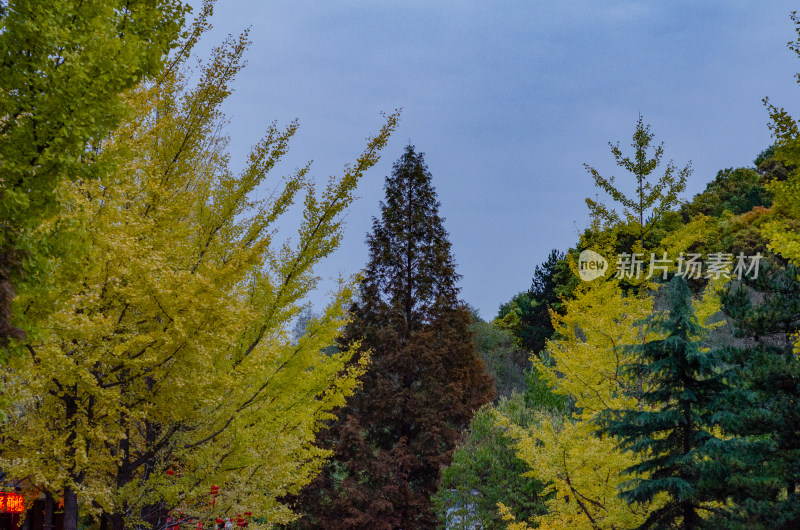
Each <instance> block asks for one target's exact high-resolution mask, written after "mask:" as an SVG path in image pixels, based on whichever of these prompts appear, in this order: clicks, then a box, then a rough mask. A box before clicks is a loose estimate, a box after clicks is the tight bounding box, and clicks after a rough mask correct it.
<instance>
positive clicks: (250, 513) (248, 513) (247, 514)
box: [244, 512, 253, 517]
mask: <svg viewBox="0 0 800 530" xmlns="http://www.w3.org/2000/svg"><path fill="white" fill-rule="evenodd" d="M244 514H245V515H246V516H247V517H250V516H251V515H253V512H244Z"/></svg>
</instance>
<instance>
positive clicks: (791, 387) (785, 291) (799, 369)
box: [714, 262, 800, 529]
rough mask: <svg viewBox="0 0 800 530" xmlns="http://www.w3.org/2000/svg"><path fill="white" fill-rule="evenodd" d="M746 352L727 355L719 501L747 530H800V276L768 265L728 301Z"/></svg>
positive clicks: (731, 351) (716, 460)
mask: <svg viewBox="0 0 800 530" xmlns="http://www.w3.org/2000/svg"><path fill="white" fill-rule="evenodd" d="M722 300H723V309H724V311H725V313H726V314H727V316H728V318H729V319H730V320H731V321H732V323H733V325H734V330H735V332H736V334H737V336H738V337H739V338H740V339H741V341H742V343H743V346H740V347H737V348H728V349H726V352H727V359H726V360H727V361H728V363H729V366H730V367H731V369H730V371H729V373H728V374H727V380H728V381H729V385H730V388H728V389H727V391H726V392H725V393H723V394H722V396H721V399H720V400H719V404H718V409H717V416H718V418H719V420H720V424H721V426H722V427H723V428H724V429H725V432H726V434H728V435H729V436H728V437H726V439H725V440H724V442H722V443H721V444H720V450H719V451H717V455H716V457H715V458H714V463H715V469H714V473H715V476H716V477H717V478H718V479H719V480H716V481H715V483H716V484H717V486H718V491H719V497H720V500H723V501H726V500H727V501H732V502H731V503H730V505H731V506H733V507H734V508H735V510H734V512H735V513H733V517H731V518H730V522H731V524H734V523H736V524H740V525H741V526H740V527H741V528H748V529H751V528H770V529H772V528H777V529H783V528H785V529H790V528H798V527H800V407H799V406H798V398H800V358H798V355H797V354H798V350H797V332H798V331H799V330H800V269H798V268H797V267H795V266H793V265H788V266H786V267H778V266H776V265H775V264H772V263H771V262H764V263H762V265H761V270H760V271H759V274H758V276H757V277H756V278H753V277H749V278H746V279H745V280H744V281H743V282H742V284H740V285H738V287H737V288H735V289H733V290H732V291H731V292H730V293H726V294H725V295H723V297H722Z"/></svg>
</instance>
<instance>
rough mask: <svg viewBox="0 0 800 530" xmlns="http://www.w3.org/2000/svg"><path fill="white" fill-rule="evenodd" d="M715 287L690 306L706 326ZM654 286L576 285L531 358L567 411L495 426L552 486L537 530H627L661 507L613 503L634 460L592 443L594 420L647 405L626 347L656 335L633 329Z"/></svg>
mask: <svg viewBox="0 0 800 530" xmlns="http://www.w3.org/2000/svg"><path fill="white" fill-rule="evenodd" d="M692 228H694V231H695V232H696V231H697V230H698V228H697V227H692ZM686 232H687V233H686V234H683V233H681V234H676V235H675V237H674V238H672V239H670V241H669V243H670V248H671V249H672V248H674V249H680V250H684V249H685V246H686V245H687V244H689V243H690V242H691V241H692V239H691V237H689V236H690V235H691V233H690V231H689V230H688V229H687V230H686ZM720 283H721V281H716V282H714V281H712V282H709V285H708V286H707V287H706V289H705V290H704V292H703V295H702V296H701V297H700V298H699V299H698V300H695V301H694V304H693V307H694V311H695V313H696V314H697V316H698V319H699V320H700V321H701V322H702V323H703V324H704V325H709V321H711V320H713V317H714V315H715V314H717V313H718V311H719V307H720V301H719V298H718V296H717V295H716V291H717V290H718V288H719V286H720ZM653 287H654V285H653V284H650V283H648V282H646V283H645V284H643V285H642V288H641V289H630V290H629V291H628V292H627V293H625V292H624V291H623V289H621V287H620V282H619V280H616V279H610V280H606V281H602V280H600V281H596V282H593V283H582V284H581V285H580V286H579V287H578V288H577V289H576V291H575V293H574V294H575V298H574V299H572V300H568V301H565V303H564V314H563V315H561V314H557V313H552V314H551V316H552V319H553V326H554V328H555V331H556V334H555V335H554V338H553V339H551V340H549V341H548V344H547V347H546V348H545V355H543V356H541V357H534V358H533V359H532V361H533V363H534V367H535V368H536V370H537V373H538V374H539V375H540V377H541V378H543V379H544V380H545V381H547V382H548V383H549V385H550V386H551V387H552V389H553V391H555V392H556V393H560V394H562V395H565V396H568V397H569V398H570V400H571V402H572V403H573V405H574V407H573V412H572V414H571V415H568V416H566V417H565V416H564V415H563V414H560V413H556V412H554V411H549V410H542V411H540V412H539V413H538V418H537V421H536V422H534V426H533V427H532V428H530V429H522V428H520V427H518V426H515V425H513V423H512V422H510V421H507V420H501V423H502V425H504V426H505V427H506V428H507V429H508V432H509V433H510V434H511V435H512V436H513V437H514V438H516V440H517V442H516V446H517V451H518V455H519V457H520V458H521V459H522V460H524V461H526V462H527V463H528V465H529V467H530V470H531V471H530V472H529V473H530V474H531V475H532V476H535V477H537V478H538V479H540V480H542V481H544V482H549V483H550V488H549V490H546V491H549V492H552V493H553V495H552V497H551V498H550V499H549V500H548V501H547V502H546V504H547V509H548V513H547V514H546V515H544V516H541V517H537V518H536V523H537V524H538V528H552V529H559V528H587V529H588V528H592V529H598V528H608V529H611V528H633V527H636V526H638V525H640V524H642V523H643V522H644V521H645V520H646V519H647V517H648V515H649V513H650V511H651V510H654V509H657V508H658V507H659V506H660V503H661V502H663V500H664V497H663V496H656V497H655V498H654V501H653V502H652V503H651V504H648V505H635V504H634V505H631V504H628V503H627V502H626V501H625V500H624V499H622V498H620V497H619V496H618V493H619V491H620V486H621V485H622V484H623V483H624V482H625V481H627V480H631V479H633V478H635V475H634V474H633V472H632V471H630V468H631V466H635V465H636V464H638V463H639V462H640V458H641V455H636V454H631V453H627V452H625V451H624V450H623V449H621V448H620V447H619V441H618V440H617V439H615V438H614V437H610V436H598V435H597V430H598V429H597V424H596V421H595V420H596V418H597V416H598V415H599V414H602V413H605V412H607V411H610V410H639V411H647V410H650V408H651V407H650V406H649V405H648V404H647V403H645V402H644V401H642V399H641V397H642V394H643V392H644V391H646V390H647V382H646V381H643V380H642V379H641V378H640V377H636V376H635V374H631V373H629V372H626V371H625V370H624V366H625V365H626V364H628V363H629V362H631V361H632V356H631V353H630V350H629V348H627V346H629V345H636V344H642V343H644V342H646V341H649V340H653V339H655V338H658V335H657V333H655V332H654V331H653V330H648V329H643V328H642V327H641V326H640V325H638V324H637V322H638V321H640V320H641V319H643V318H645V317H646V316H648V315H649V314H651V313H652V312H653V310H654V302H655V299H654V297H653V296H652V295H653V292H652V290H651V289H652V288H653ZM713 326H714V325H713V324H712V325H711V327H713ZM501 514H502V515H503V516H504V517H506V519H507V520H509V521H510V522H511V524H510V526H509V528H517V529H521V528H526V526H525V523H524V522H522V521H520V522H514V521H513V516H512V515H511V514H510V512H509V511H508V510H505V509H504V508H503V507H502V506H501Z"/></svg>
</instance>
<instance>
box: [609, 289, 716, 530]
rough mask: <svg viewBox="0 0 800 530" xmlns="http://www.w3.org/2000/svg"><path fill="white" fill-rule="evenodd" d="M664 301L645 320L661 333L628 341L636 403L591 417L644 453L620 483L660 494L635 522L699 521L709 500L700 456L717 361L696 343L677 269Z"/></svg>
mask: <svg viewBox="0 0 800 530" xmlns="http://www.w3.org/2000/svg"><path fill="white" fill-rule="evenodd" d="M666 294H667V297H668V303H669V306H668V309H667V311H665V312H660V313H655V314H653V315H651V316H650V317H648V318H647V319H645V321H644V322H643V324H644V325H645V326H647V327H648V328H649V329H650V330H652V331H655V332H657V333H659V334H662V335H663V338H662V339H657V340H652V341H649V342H645V343H644V344H640V345H634V346H629V347H628V348H629V350H630V352H631V353H632V354H633V355H634V359H635V361H633V362H632V363H630V364H628V365H625V367H624V369H625V371H626V372H627V373H628V374H629V375H630V376H632V377H640V376H641V377H642V381H643V386H644V391H643V392H642V394H641V402H642V403H643V405H644V406H643V409H642V410H622V411H609V412H606V413H603V414H601V415H600V416H599V417H598V419H597V421H598V424H599V426H600V433H602V434H606V435H611V436H615V437H617V438H618V439H619V441H620V447H622V448H624V449H626V450H628V451H632V452H634V453H638V454H640V455H642V457H643V460H642V461H641V463H639V464H637V465H634V466H632V467H630V468H629V469H628V470H627V471H630V472H634V473H636V474H637V475H639V478H636V479H634V480H632V481H630V482H628V483H626V484H625V485H624V486H623V487H624V489H623V490H622V491H621V492H620V496H621V497H622V498H623V499H625V500H626V501H628V502H629V503H637V504H649V503H651V502H652V501H653V500H655V499H656V497H657V496H661V495H662V494H666V498H667V500H666V502H665V503H663V504H662V505H661V506H660V507H659V508H657V509H655V510H653V511H652V512H651V513H650V515H649V517H648V518H647V519H646V520H645V522H644V523H643V524H642V525H641V526H640V527H639V528H683V529H692V528H702V527H704V525H705V522H704V516H705V515H707V514H708V513H709V512H710V511H712V510H713V508H712V507H711V506H710V504H709V502H708V501H709V500H710V499H709V498H708V495H707V488H705V486H704V475H703V468H704V465H705V464H704V461H705V458H706V456H707V452H708V449H709V447H710V445H711V444H710V443H709V442H712V441H714V436H713V435H712V433H711V429H712V426H713V424H712V412H711V411H710V410H709V404H710V402H711V400H712V399H713V397H714V395H715V394H716V393H718V392H719V391H720V390H721V388H722V381H721V377H720V375H719V374H720V372H721V369H720V366H721V363H720V361H719V360H718V358H717V357H716V356H715V354H713V353H708V352H706V351H704V350H703V348H702V342H701V341H702V337H703V334H704V329H703V328H702V327H701V326H700V324H699V323H698V322H697V318H696V317H695V314H694V310H693V307H692V298H691V291H690V289H689V286H688V284H687V282H686V280H685V278H683V277H682V276H675V277H674V278H673V279H672V280H671V282H670V284H669V285H668V286H667V287H666Z"/></svg>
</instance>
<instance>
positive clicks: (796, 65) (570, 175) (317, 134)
mask: <svg viewBox="0 0 800 530" xmlns="http://www.w3.org/2000/svg"><path fill="white" fill-rule="evenodd" d="M193 3H194V4H197V2H196V1H195V2H193ZM796 7H797V6H796V5H795V6H792V4H791V3H790V2H786V1H782V0H776V1H770V2H763V1H730V0H728V1H713V0H703V1H700V0H694V1H654V0H642V1H613V0H612V1H605V2H597V1H591V0H587V1H571V0H560V1H557V2H552V1H549V2H544V1H516V2H512V1H505V0H494V1H491V2H488V1H487V2H477V1H470V0H459V1H436V2H431V1H417V0H405V1H403V2H400V1H375V0H363V1H350V0H340V1H335V2H332V1H317V2H312V1H304V0H292V1H288V0H286V1H263V0H218V4H217V9H216V12H215V15H214V18H213V19H212V23H213V25H214V29H213V30H212V31H211V32H210V33H209V34H208V35H207V36H206V37H205V39H204V41H203V43H202V45H201V46H200V47H199V48H198V52H199V54H200V56H203V54H204V53H207V50H209V49H210V47H211V46H213V45H215V44H217V43H218V42H219V41H220V40H221V39H223V38H224V37H225V36H226V35H227V34H238V33H239V32H240V31H242V30H243V29H245V28H248V27H249V28H250V39H251V41H252V44H251V46H250V49H249V50H248V52H247V55H246V59H247V61H248V65H247V67H246V69H245V70H244V71H243V72H242V73H241V74H240V75H239V77H238V78H237V80H236V82H235V84H234V85H233V88H234V93H233V94H232V95H231V96H230V98H229V99H228V101H227V102H226V104H225V106H224V110H225V113H226V116H227V118H228V120H229V121H228V124H227V126H226V129H225V132H226V133H227V134H228V135H229V136H230V138H231V142H230V152H231V156H232V166H233V167H234V168H240V167H242V165H243V163H244V161H245V159H246V156H247V153H248V151H249V149H250V147H251V146H252V145H253V144H255V143H256V142H257V141H258V140H259V138H260V137H261V136H262V135H263V133H264V131H265V130H266V128H267V126H268V125H269V124H270V123H271V122H273V121H277V122H278V123H279V124H288V123H289V122H290V121H292V120H294V119H298V120H299V122H300V130H299V132H298V133H297V135H296V136H295V138H294V139H293V141H292V144H291V145H292V146H291V150H290V152H289V154H288V155H287V156H286V158H285V160H284V162H283V163H282V164H281V165H280V166H279V167H278V168H277V169H276V174H280V172H281V171H283V174H286V173H289V172H291V171H292V170H293V169H294V168H297V167H301V166H303V165H305V163H306V162H308V161H309V160H313V165H312V171H311V173H312V174H313V175H314V176H315V178H316V179H317V180H318V181H319V182H320V184H324V182H325V181H326V180H327V178H328V176H330V175H341V174H342V168H343V166H344V165H345V164H347V163H351V162H353V161H354V160H355V158H356V157H357V156H358V154H359V153H360V152H361V151H362V149H363V147H364V146H365V144H366V142H365V138H366V137H367V136H370V135H373V134H375V133H376V132H377V131H378V129H379V128H380V126H381V124H382V117H381V113H382V112H383V113H389V112H391V111H393V110H394V109H396V108H400V109H402V113H401V119H400V125H399V127H398V129H397V131H396V132H395V133H394V134H393V136H392V137H391V139H390V141H389V144H388V146H387V148H386V149H385V150H384V152H383V155H382V159H381V161H380V162H379V164H378V165H376V166H375V167H373V168H372V169H371V170H370V171H369V172H368V173H367V174H366V176H365V177H364V179H363V181H362V182H361V184H360V185H359V190H358V195H359V196H360V198H359V199H358V201H356V203H355V205H354V206H353V207H352V208H351V210H350V212H349V214H348V216H347V220H346V228H345V235H344V238H343V240H342V244H341V247H340V249H339V250H338V251H337V252H336V253H335V254H334V255H333V256H331V257H330V258H329V259H328V260H326V262H325V263H324V264H323V265H322V266H321V267H320V268H319V269H318V273H319V274H320V275H321V276H322V278H323V282H322V283H321V286H320V292H319V293H316V294H315V295H314V296H312V297H311V299H310V301H311V303H312V304H314V305H315V307H318V308H321V305H322V304H323V303H324V301H325V300H326V292H327V291H329V290H330V289H332V288H333V286H334V285H335V281H334V280H335V279H336V278H338V277H339V276H341V275H351V274H353V273H356V272H358V271H360V270H361V269H362V268H363V267H364V266H365V264H366V261H367V249H366V246H365V244H364V240H365V237H366V234H367V232H368V231H369V229H370V227H371V222H372V217H373V216H377V215H379V201H380V200H381V199H382V198H383V185H384V179H385V177H386V176H387V175H388V174H389V173H390V172H391V167H392V163H393V162H394V161H395V160H396V159H397V158H399V157H400V155H401V154H402V152H403V148H404V146H405V145H407V144H408V143H412V144H413V145H414V146H415V147H416V149H417V150H418V151H422V152H424V153H425V160H426V162H427V164H428V168H429V170H430V172H431V174H432V175H433V183H434V186H435V187H436V190H437V193H438V198H439V201H440V202H441V208H440V214H441V215H442V217H444V218H445V228H446V229H447V230H448V232H449V234H450V241H451V243H452V251H453V254H454V256H455V260H456V262H457V263H458V272H459V273H460V274H461V275H462V276H463V278H462V280H461V282H460V285H461V289H462V290H461V295H462V298H463V299H464V300H465V301H466V302H468V303H470V304H471V305H473V306H474V307H476V308H477V309H478V310H479V311H480V314H481V316H482V317H483V318H485V319H491V318H493V317H494V316H495V315H496V314H497V310H498V307H499V305H500V304H501V303H503V302H506V301H508V300H509V299H510V298H511V297H512V296H513V295H515V294H516V293H517V292H520V291H523V290H526V289H528V287H529V286H530V283H531V277H532V274H533V271H534V268H535V266H536V265H537V264H540V263H541V262H543V261H544V260H545V259H546V258H547V255H548V254H549V253H550V251H551V249H553V248H556V249H560V250H566V249H567V248H569V247H571V246H574V245H575V244H576V243H577V239H578V232H579V231H581V230H582V229H583V228H585V227H586V226H587V225H588V211H587V208H586V205H585V202H584V200H585V198H586V197H594V196H595V194H596V191H595V189H594V186H593V181H592V178H591V177H590V176H589V174H588V173H587V172H586V170H585V168H584V166H583V164H584V163H586V164H589V165H591V166H593V167H595V168H597V169H598V170H599V171H600V173H601V174H603V175H605V176H609V175H615V176H616V177H617V180H618V182H625V177H626V176H627V175H626V174H625V172H624V171H623V170H621V169H620V168H618V167H617V166H615V165H614V161H613V157H612V155H611V153H610V151H609V146H608V142H617V141H619V142H620V144H621V146H622V147H623V149H625V148H626V147H627V146H629V145H630V142H631V136H632V134H633V132H634V128H635V124H636V120H637V118H638V116H639V114H641V115H642V116H643V118H644V120H645V122H647V123H649V124H650V125H651V127H652V132H653V133H654V134H655V137H656V138H655V139H656V141H658V142H662V141H663V142H664V152H665V158H666V159H672V160H674V162H675V164H676V165H678V166H680V167H682V166H683V165H685V164H686V163H687V162H689V161H691V164H692V167H693V169H694V172H693V174H692V176H691V177H690V178H689V182H688V185H687V191H686V193H685V195H684V198H690V197H691V196H692V195H694V194H695V193H699V192H701V191H702V190H703V189H704V187H705V185H706V184H707V183H708V182H709V181H711V180H712V179H713V178H714V176H715V175H716V173H717V171H718V170H720V169H723V168H727V167H740V166H750V165H752V161H753V159H754V158H755V157H756V156H757V155H758V154H759V152H760V151H761V150H763V149H764V148H765V147H767V146H768V145H770V144H771V143H772V139H771V136H770V131H769V129H768V127H767V123H768V121H769V117H768V115H767V111H766V109H765V107H764V105H763V103H762V99H763V98H764V97H767V96H768V97H769V98H770V101H771V102H772V103H774V104H776V105H778V106H780V107H785V108H786V109H787V110H789V111H790V112H791V113H793V114H795V115H800V105H798V96H800V86H798V85H797V82H796V79H795V73H796V72H799V71H800V59H799V58H798V57H797V56H796V55H795V54H794V53H793V52H792V51H791V50H789V49H788V48H787V46H786V44H787V42H788V41H790V40H793V39H794V38H796V34H795V31H794V25H793V23H792V21H791V19H790V13H791V12H792V10H793V8H795V9H796ZM296 221H297V220H296V219H292V218H289V219H287V220H285V225H284V228H285V230H286V233H287V234H288V235H291V232H290V228H289V227H292V226H295V224H296ZM293 223H295V224H293Z"/></svg>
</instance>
